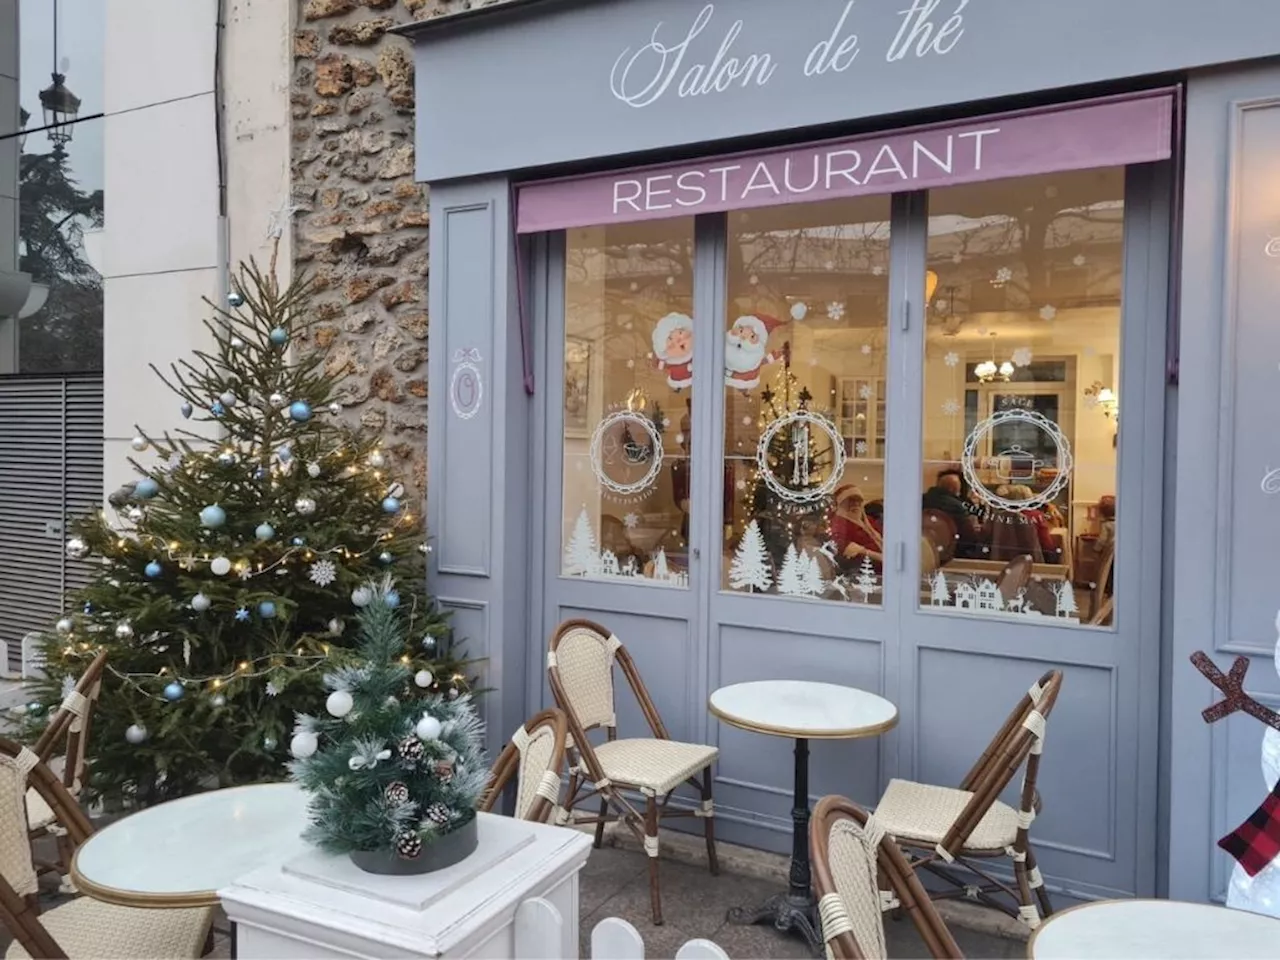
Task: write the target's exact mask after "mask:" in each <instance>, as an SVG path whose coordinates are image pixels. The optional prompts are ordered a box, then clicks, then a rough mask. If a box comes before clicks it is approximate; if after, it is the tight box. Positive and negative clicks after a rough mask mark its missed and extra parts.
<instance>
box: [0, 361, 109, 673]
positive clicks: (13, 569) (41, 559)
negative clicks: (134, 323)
mask: <svg viewBox="0 0 1280 960" xmlns="http://www.w3.org/2000/svg"><path fill="white" fill-rule="evenodd" d="M101 503H102V378H101V377H100V376H85V377H4V378H0V640H3V641H4V642H5V644H7V646H8V651H9V664H8V666H9V668H10V669H11V670H17V669H19V667H20V660H19V658H20V655H21V648H22V638H23V636H25V635H26V634H27V633H28V632H30V631H34V630H44V629H47V628H48V627H49V626H50V625H51V624H52V623H53V621H54V620H56V619H57V618H58V615H59V614H60V613H61V611H62V610H63V609H64V597H65V596H66V594H67V592H68V591H70V590H74V589H76V588H77V587H79V586H82V585H83V584H84V583H86V582H87V580H88V578H89V577H90V576H91V575H92V571H93V567H92V564H91V563H89V562H87V561H73V560H70V559H68V558H67V556H66V552H65V550H64V543H65V540H66V536H65V533H64V530H65V525H66V523H67V521H68V520H70V519H73V518H76V517H79V516H83V515H84V514H86V513H88V512H89V511H91V510H93V509H95V508H97V507H98V506H99V505H100V504H101Z"/></svg>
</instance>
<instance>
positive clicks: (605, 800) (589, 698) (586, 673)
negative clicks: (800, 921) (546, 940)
mask: <svg viewBox="0 0 1280 960" xmlns="http://www.w3.org/2000/svg"><path fill="white" fill-rule="evenodd" d="M615 664H616V665H617V666H618V667H619V668H621V670H622V675H623V676H624V677H626V679H627V683H628V684H630V686H631V692H632V693H633V694H634V695H635V698H636V700H637V701H638V702H639V704H640V709H641V711H642V712H643V713H644V717H645V720H646V721H648V724H649V729H650V731H651V732H652V737H646V738H637V739H625V740H619V739H617V735H618V720H617V714H616V713H615V712H614V697H613V693H614V691H613V668H614V665H615ZM547 674H548V677H549V678H550V681H551V691H552V693H553V694H554V696H555V698H556V702H557V703H558V704H559V705H560V707H561V709H563V710H564V712H565V714H566V715H567V716H568V718H569V735H570V738H571V740H570V743H569V788H568V799H567V800H566V801H565V809H564V811H563V812H562V813H561V814H560V815H559V816H557V818H556V819H557V821H558V822H561V823H565V822H568V820H569V819H571V818H572V819H573V820H574V822H576V823H584V824H585V823H594V824H595V825H596V846H597V847H599V846H600V844H601V841H602V840H603V838H604V825H605V824H606V823H609V822H612V821H620V822H622V823H624V824H626V826H627V827H628V828H629V829H630V830H631V832H632V833H634V834H635V835H636V837H637V838H638V839H639V840H640V841H641V843H642V844H643V845H644V851H645V853H646V854H648V857H649V899H650V902H651V905H652V908H653V922H654V923H655V924H660V923H662V894H661V891H660V889H659V886H658V823H659V821H660V820H662V819H664V818H667V817H690V816H696V817H701V818H702V821H703V830H704V833H705V834H706V839H707V860H708V863H709V865H710V867H711V872H712V873H713V874H716V873H719V872H720V867H719V863H718V861H717V860H716V835H715V807H714V804H713V802H712V799H711V764H712V763H714V762H715V759H716V756H717V755H718V754H719V752H720V751H719V750H718V749H717V748H715V747H709V746H704V745H702V744H695V743H679V742H677V741H675V740H672V739H671V737H670V735H669V734H668V733H667V728H666V727H665V726H663V723H662V718H661V717H659V716H658V711H657V709H656V708H655V707H654V705H653V701H652V700H651V699H650V698H649V692H648V690H646V689H645V685H644V681H643V680H641V679H640V674H639V672H637V670H636V666H635V662H634V661H633V660H632V659H631V657H630V655H629V654H628V653H627V650H626V648H625V647H624V646H623V645H622V643H621V641H620V640H618V638H617V637H615V636H614V635H613V634H611V633H609V631H607V630H606V629H605V628H604V627H602V626H600V625H599V624H596V623H592V622H591V621H589V620H569V621H566V622H565V623H562V624H561V625H560V626H559V628H558V629H557V630H556V632H555V635H554V636H553V637H552V638H551V645H550V650H549V651H548V652H547ZM599 727H603V728H604V729H605V734H606V736H607V738H608V739H607V741H606V742H605V743H602V744H599V745H596V746H593V745H592V743H591V741H590V740H589V739H588V738H587V734H588V732H589V731H591V730H595V729H597V728H599ZM699 772H700V773H701V774H702V776H701V778H700V780H699V779H696V775H697V774H698V773H699ZM686 782H688V783H689V784H691V785H692V786H693V787H694V788H696V789H697V790H698V791H699V795H700V803H699V804H698V806H697V807H695V808H693V809H691V810H690V809H672V808H671V807H670V800H671V795H672V794H673V793H674V792H675V789H676V788H677V787H679V786H680V785H681V784H683V783H686ZM624 791H633V792H638V793H640V794H641V795H643V797H644V812H643V813H641V812H640V810H638V809H637V808H636V807H635V806H634V805H633V804H632V803H631V801H630V800H628V799H627V797H626V796H625V795H624ZM593 797H599V798H600V813H599V815H598V816H589V817H577V816H575V815H574V808H575V807H576V806H578V805H580V804H582V803H584V802H585V801H588V800H590V799H592V798H593ZM611 810H612V813H611V812H610V811H611Z"/></svg>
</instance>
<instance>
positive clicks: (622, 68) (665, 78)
mask: <svg viewBox="0 0 1280 960" xmlns="http://www.w3.org/2000/svg"><path fill="white" fill-rule="evenodd" d="M715 9H716V8H715V4H712V3H708V4H707V5H706V6H705V7H703V8H702V10H701V12H700V13H699V14H698V16H697V18H696V19H694V21H693V25H692V26H691V27H690V28H689V32H688V33H687V34H686V35H685V38H684V39H683V40H682V41H680V42H679V43H677V44H675V45H674V46H670V47H668V46H667V45H666V44H664V43H662V42H661V41H659V40H658V32H659V31H660V30H661V29H662V23H661V21H659V22H658V24H657V26H655V27H654V28H653V35H652V36H651V37H650V39H649V42H648V44H646V45H645V46H643V47H641V48H640V49H639V50H637V51H636V52H635V53H631V48H630V47H627V49H625V50H623V51H622V53H621V54H619V56H618V59H617V60H615V61H614V64H613V70H612V71H611V72H610V74H609V89H610V90H612V91H613V95H614V96H615V97H617V98H618V99H619V100H621V101H622V102H623V103H625V104H627V106H630V107H637V108H639V107H647V106H649V104H651V103H653V102H654V101H655V100H657V99H658V98H659V97H661V96H662V95H663V94H664V93H666V92H667V88H668V87H669V86H671V80H672V78H674V77H675V75H676V73H677V72H678V71H679V70H680V64H681V63H683V62H684V57H685V54H686V53H688V51H689V45H690V44H691V43H693V40H694V38H695V37H697V36H698V34H700V33H701V32H702V31H703V30H704V29H706V26H707V24H708V23H709V22H710V21H711V16H712V14H714V13H715ZM646 54H652V55H654V56H656V57H657V58H658V63H657V67H656V69H655V70H654V72H653V76H652V77H651V78H650V79H649V82H648V83H646V84H645V85H644V86H643V87H641V88H640V89H639V90H636V91H634V92H632V91H631V89H630V87H631V85H630V84H629V83H628V79H629V78H630V76H631V71H632V70H633V69H635V68H636V67H637V64H638V63H639V62H640V61H641V59H642V58H644V57H645V56H646Z"/></svg>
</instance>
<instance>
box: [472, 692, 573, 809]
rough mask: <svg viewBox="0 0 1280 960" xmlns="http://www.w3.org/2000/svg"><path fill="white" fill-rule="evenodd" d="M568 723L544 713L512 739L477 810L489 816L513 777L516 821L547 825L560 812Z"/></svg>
mask: <svg viewBox="0 0 1280 960" xmlns="http://www.w3.org/2000/svg"><path fill="white" fill-rule="evenodd" d="M568 730H569V721H568V719H567V718H566V717H565V715H564V711H563V710H558V709H556V708H555V707H552V708H551V709H550V710H543V711H542V712H541V713H539V714H537V715H536V716H534V717H533V718H531V719H530V720H529V722H528V723H526V724H524V726H522V727H521V728H520V729H519V730H517V731H516V732H515V733H514V734H512V735H511V742H510V743H508V744H507V746H506V749H505V750H503V751H502V755H501V756H499V757H498V762H497V763H495V764H494V765H493V772H492V773H491V774H490V775H489V785H488V786H487V787H485V792H484V795H483V796H482V798H481V800H480V807H479V809H480V810H482V811H484V812H485V813H488V812H489V811H491V810H492V809H493V807H494V805H495V804H496V803H497V802H498V799H499V798H500V797H501V796H502V792H503V791H504V790H505V789H506V788H507V785H508V784H509V783H510V782H511V778H512V777H515V781H516V806H515V816H516V819H517V820H533V821H536V822H537V823H546V822H547V820H548V819H549V818H550V816H551V813H552V811H553V810H557V809H559V803H560V771H561V769H563V767H564V750H565V739H566V738H567V736H568Z"/></svg>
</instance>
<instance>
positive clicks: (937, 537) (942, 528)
mask: <svg viewBox="0 0 1280 960" xmlns="http://www.w3.org/2000/svg"><path fill="white" fill-rule="evenodd" d="M920 532H921V534H922V535H923V536H924V538H925V540H927V541H928V542H929V544H930V546H931V548H932V549H931V550H930V551H929V553H930V556H932V557H933V561H934V567H945V566H946V565H947V564H948V563H950V562H951V561H952V560H954V559H955V555H956V542H957V539H958V534H959V533H960V531H959V530H958V529H957V528H956V522H955V520H953V519H952V518H951V517H950V516H949V515H947V514H945V513H943V512H942V511H941V510H935V509H933V508H932V507H926V508H925V509H923V510H922V511H920ZM921 546H922V547H923V544H922V545H921ZM931 569H932V568H931Z"/></svg>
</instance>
